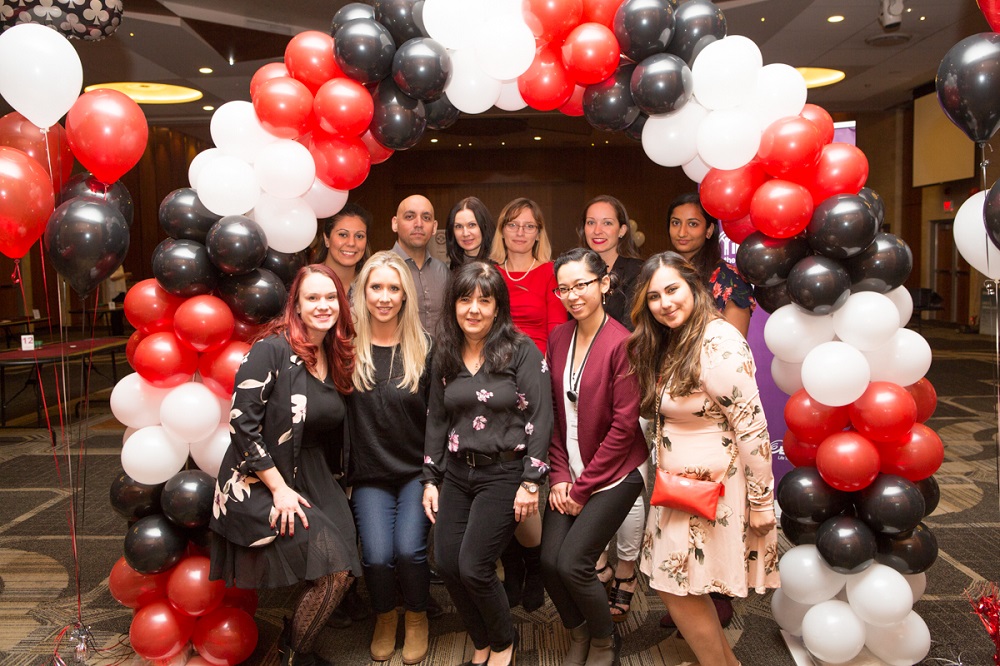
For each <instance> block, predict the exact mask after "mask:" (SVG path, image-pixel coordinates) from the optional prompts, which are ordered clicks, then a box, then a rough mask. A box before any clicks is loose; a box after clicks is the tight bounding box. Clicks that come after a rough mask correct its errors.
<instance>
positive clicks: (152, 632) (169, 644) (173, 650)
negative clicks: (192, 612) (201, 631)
mask: <svg viewBox="0 0 1000 666" xmlns="http://www.w3.org/2000/svg"><path fill="white" fill-rule="evenodd" d="M194 628H195V621H194V618H190V617H188V616H187V615H185V614H184V613H178V612H177V611H175V610H174V609H173V607H171V605H170V604H169V603H167V602H166V601H165V600H164V601H154V602H152V603H151V604H149V605H147V606H143V607H142V608H140V609H139V610H138V611H136V613H135V615H134V616H133V617H132V626H131V627H129V630H128V637H129V641H130V642H131V643H132V649H133V650H135V653H136V654H138V655H139V656H140V657H142V658H143V659H149V660H153V659H168V658H170V657H173V656H174V655H176V654H177V653H178V652H180V651H181V650H183V649H184V646H185V645H186V644H187V642H188V639H189V638H191V632H192V631H193V630H194Z"/></svg>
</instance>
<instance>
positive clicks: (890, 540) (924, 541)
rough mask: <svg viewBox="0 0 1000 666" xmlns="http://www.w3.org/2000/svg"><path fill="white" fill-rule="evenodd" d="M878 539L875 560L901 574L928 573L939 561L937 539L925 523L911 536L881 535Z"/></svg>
mask: <svg viewBox="0 0 1000 666" xmlns="http://www.w3.org/2000/svg"><path fill="white" fill-rule="evenodd" d="M876 538H877V540H878V554H877V555H876V556H875V559H876V560H878V562H879V563H880V564H884V565H886V566H887V567H892V568H893V569H895V570H896V571H898V572H899V573H901V574H906V575H909V574H916V573H920V572H922V571H927V569H929V568H930V566H931V565H932V564H934V560H936V559H937V555H938V543H937V537H936V536H934V533H933V532H931V530H930V528H928V527H927V526H926V525H924V524H923V523H920V524H919V525H917V526H916V528H915V529H914V530H913V531H912V532H910V533H909V534H904V535H900V536H890V535H888V534H880V535H878V536H877V537H876Z"/></svg>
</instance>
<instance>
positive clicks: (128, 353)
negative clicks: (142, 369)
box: [125, 331, 148, 369]
mask: <svg viewBox="0 0 1000 666" xmlns="http://www.w3.org/2000/svg"><path fill="white" fill-rule="evenodd" d="M146 335H148V334H147V333H143V332H142V331H133V332H132V335H130V336H128V342H126V343H125V360H127V361H128V364H129V365H130V366H132V368H133V369H135V363H133V362H132V359H134V358H135V348H136V347H138V346H139V343H140V342H142V341H143V340H144V339H145V338H146Z"/></svg>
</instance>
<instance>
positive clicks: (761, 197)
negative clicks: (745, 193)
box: [750, 180, 813, 238]
mask: <svg viewBox="0 0 1000 666" xmlns="http://www.w3.org/2000/svg"><path fill="white" fill-rule="evenodd" d="M812 214H813V199H812V197H811V196H810V195H809V190H807V189H806V188H805V187H803V186H802V185H799V184H798V183H793V182H790V181H787V180H769V181H767V182H766V183H764V184H763V185H761V186H760V187H758V188H757V191H756V192H754V195H753V198H752V199H751V200H750V219H751V220H752V221H753V225H754V226H755V227H757V229H759V230H760V231H761V232H762V233H764V234H765V235H767V236H770V237H771V238H791V237H792V236H797V235H798V234H800V233H802V231H803V230H804V229H805V228H806V227H807V226H809V220H810V219H812Z"/></svg>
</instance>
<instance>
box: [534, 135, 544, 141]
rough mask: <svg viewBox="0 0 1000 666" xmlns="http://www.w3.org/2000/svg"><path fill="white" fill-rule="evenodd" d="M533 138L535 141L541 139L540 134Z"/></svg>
mask: <svg viewBox="0 0 1000 666" xmlns="http://www.w3.org/2000/svg"><path fill="white" fill-rule="evenodd" d="M534 139H535V141H541V140H542V137H540V136H536V137H534Z"/></svg>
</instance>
